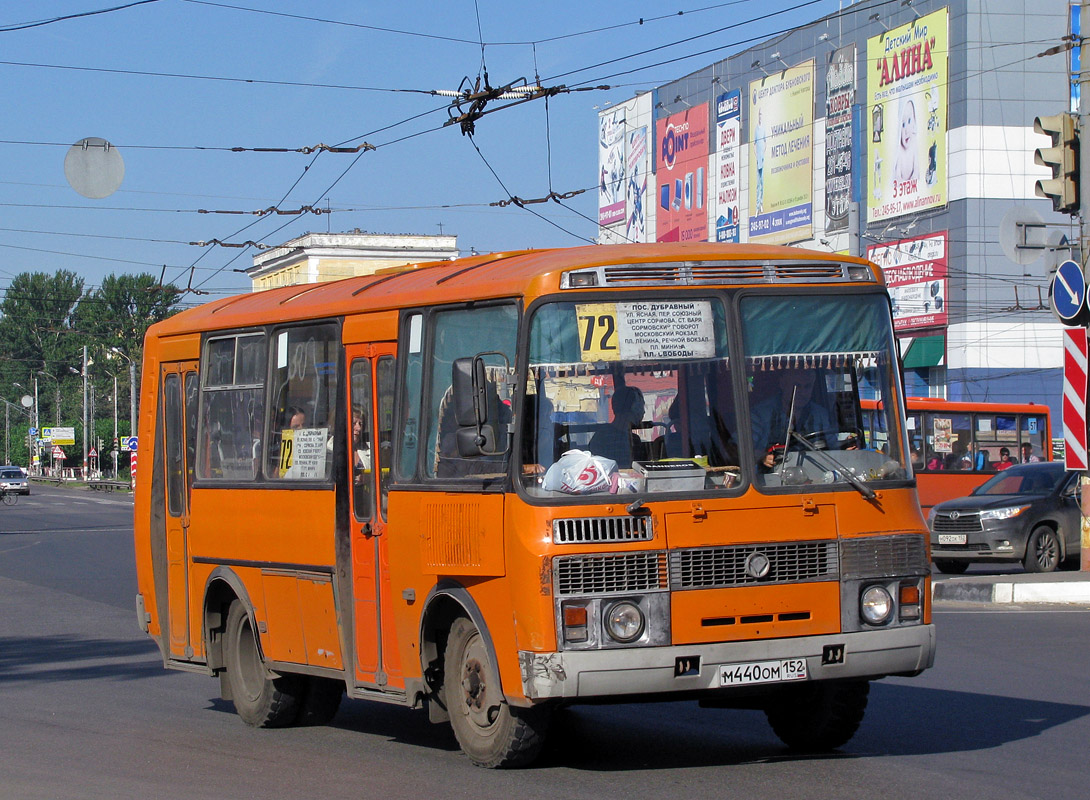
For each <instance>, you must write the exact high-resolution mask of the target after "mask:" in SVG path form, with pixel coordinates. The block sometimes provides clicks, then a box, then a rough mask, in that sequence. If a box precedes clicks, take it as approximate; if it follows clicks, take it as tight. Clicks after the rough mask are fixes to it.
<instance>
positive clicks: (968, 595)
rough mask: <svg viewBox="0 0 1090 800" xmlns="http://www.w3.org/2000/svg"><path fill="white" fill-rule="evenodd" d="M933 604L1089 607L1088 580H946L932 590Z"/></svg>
mask: <svg viewBox="0 0 1090 800" xmlns="http://www.w3.org/2000/svg"><path fill="white" fill-rule="evenodd" d="M931 599H932V601H934V602H956V603H1081V604H1090V581H1068V582H1063V583H1014V582H1009V581H1008V582H996V583H980V582H969V581H965V582H962V581H952V580H946V581H942V582H941V583H934V584H932V587H931Z"/></svg>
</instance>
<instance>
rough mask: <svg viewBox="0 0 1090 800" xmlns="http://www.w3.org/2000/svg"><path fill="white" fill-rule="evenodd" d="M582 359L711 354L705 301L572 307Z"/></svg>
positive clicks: (710, 326)
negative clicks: (574, 313)
mask: <svg viewBox="0 0 1090 800" xmlns="http://www.w3.org/2000/svg"><path fill="white" fill-rule="evenodd" d="M576 316H577V317H578V321H579V347H580V351H581V353H582V359H583V361H618V360H621V359H623V360H625V361H658V360H662V359H678V358H712V357H714V356H715V332H714V331H715V328H714V324H713V320H712V309H711V303H710V302H709V301H707V300H671V301H650V302H641V303H588V304H585V305H578V306H576Z"/></svg>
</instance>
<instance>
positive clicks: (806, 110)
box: [749, 60, 814, 244]
mask: <svg viewBox="0 0 1090 800" xmlns="http://www.w3.org/2000/svg"><path fill="white" fill-rule="evenodd" d="M813 134H814V61H813V60H810V61H807V62H805V63H803V64H801V65H799V66H797V67H790V68H789V69H785V70H784V71H783V72H782V73H780V74H778V75H777V74H773V75H771V76H768V77H765V78H761V79H760V80H758V81H752V82H751V83H750V84H749V147H750V152H749V240H750V241H751V242H760V243H762V244H773V243H786V242H793V241H800V240H802V239H809V238H810V237H811V235H812V231H813V202H812V201H813V170H814V167H813V156H814V135H813Z"/></svg>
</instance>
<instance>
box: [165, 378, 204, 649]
mask: <svg viewBox="0 0 1090 800" xmlns="http://www.w3.org/2000/svg"><path fill="white" fill-rule="evenodd" d="M162 389H163V390H162V392H161V397H162V401H163V408H162V413H163V422H164V424H163V453H164V454H165V459H164V461H165V465H166V481H165V482H164V486H165V490H166V498H165V501H166V502H165V503H164V505H165V508H166V557H167V617H168V628H169V633H170V636H169V641H170V657H171V658H178V659H191V658H193V647H192V645H191V643H190V641H191V640H190V625H189V622H190V618H189V541H188V539H189V494H190V489H191V487H192V484H193V479H192V476H193V473H192V469H193V461H194V454H195V453H194V448H195V446H196V445H195V436H194V434H195V433H196V427H197V362H196V361H190V362H182V363H173V364H165V365H163V373H162Z"/></svg>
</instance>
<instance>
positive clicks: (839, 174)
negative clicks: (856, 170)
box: [825, 44, 855, 233]
mask: <svg viewBox="0 0 1090 800" xmlns="http://www.w3.org/2000/svg"><path fill="white" fill-rule="evenodd" d="M854 104H855V45H854V44H850V45H848V46H847V47H841V48H840V49H839V50H836V51H835V52H834V53H833V58H832V61H830V62H829V69H828V71H827V72H826V73H825V232H826V233H839V232H840V231H846V230H848V208H849V206H850V205H851V202H852V106H853V105H854Z"/></svg>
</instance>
